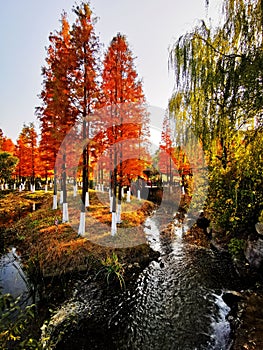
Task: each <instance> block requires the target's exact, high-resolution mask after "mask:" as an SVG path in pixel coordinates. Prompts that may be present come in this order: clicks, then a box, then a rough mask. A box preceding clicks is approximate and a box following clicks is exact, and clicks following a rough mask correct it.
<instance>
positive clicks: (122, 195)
mask: <svg viewBox="0 0 263 350" xmlns="http://www.w3.org/2000/svg"><path fill="white" fill-rule="evenodd" d="M121 198H124V188H123V187H122V188H121Z"/></svg>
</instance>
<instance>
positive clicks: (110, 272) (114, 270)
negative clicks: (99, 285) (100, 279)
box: [97, 252, 125, 289]
mask: <svg viewBox="0 0 263 350" xmlns="http://www.w3.org/2000/svg"><path fill="white" fill-rule="evenodd" d="M101 263H102V265H103V268H102V269H101V270H100V271H99V272H98V274H97V275H99V274H100V273H103V274H104V275H105V278H106V281H107V284H108V285H109V284H110V282H111V281H116V280H117V281H118V282H119V284H120V287H121V288H124V289H125V281H124V278H123V274H124V267H123V264H122V263H121V262H120V261H119V258H118V255H117V254H115V253H114V252H113V253H112V256H107V258H106V259H105V260H101Z"/></svg>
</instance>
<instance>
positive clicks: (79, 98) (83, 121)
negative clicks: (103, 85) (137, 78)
mask: <svg viewBox="0 0 263 350" xmlns="http://www.w3.org/2000/svg"><path fill="white" fill-rule="evenodd" d="M74 12H75V14H76V16H77V18H76V21H75V23H74V25H73V29H72V46H73V48H74V53H75V70H74V75H73V85H72V96H71V97H72V101H73V103H74V106H76V108H77V111H78V121H79V124H80V126H81V127H80V129H81V130H82V132H81V133H82V135H81V138H82V140H81V143H82V145H83V151H82V161H81V166H82V196H81V198H82V205H81V213H80V224H79V230H78V233H79V234H80V235H83V234H84V233H85V211H86V206H88V205H89V192H88V188H89V180H90V171H91V168H90V155H91V147H92V145H91V141H90V140H91V139H92V136H93V135H94V133H95V132H96V131H95V130H96V126H97V121H96V120H94V118H93V116H92V114H93V112H94V108H95V105H96V103H97V100H98V96H99V88H98V82H97V75H98V70H99V69H98V67H99V62H98V56H99V42H98V38H97V36H96V35H95V31H94V23H95V19H94V17H93V15H92V11H91V9H90V7H89V5H88V4H86V3H82V4H81V5H80V6H77V7H76V8H74Z"/></svg>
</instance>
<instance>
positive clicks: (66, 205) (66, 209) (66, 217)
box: [62, 203, 69, 222]
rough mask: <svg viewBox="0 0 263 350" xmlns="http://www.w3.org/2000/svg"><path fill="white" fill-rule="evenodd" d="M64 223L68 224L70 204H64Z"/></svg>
mask: <svg viewBox="0 0 263 350" xmlns="http://www.w3.org/2000/svg"><path fill="white" fill-rule="evenodd" d="M62 213H63V215H62V222H68V221H69V218H68V203H63V210H62Z"/></svg>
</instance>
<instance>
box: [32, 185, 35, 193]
mask: <svg viewBox="0 0 263 350" xmlns="http://www.w3.org/2000/svg"><path fill="white" fill-rule="evenodd" d="M31 192H33V193H34V192H35V185H32V187H31Z"/></svg>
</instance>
